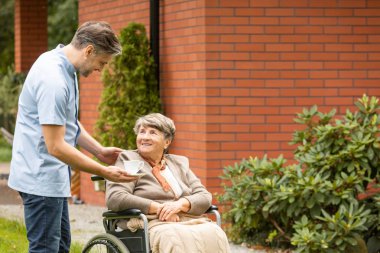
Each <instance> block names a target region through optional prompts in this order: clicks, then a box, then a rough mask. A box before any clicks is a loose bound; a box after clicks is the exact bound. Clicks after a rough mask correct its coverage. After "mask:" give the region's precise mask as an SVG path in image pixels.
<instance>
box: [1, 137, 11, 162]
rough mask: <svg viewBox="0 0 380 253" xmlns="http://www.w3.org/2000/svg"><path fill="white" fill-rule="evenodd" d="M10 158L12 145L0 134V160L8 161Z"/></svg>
mask: <svg viewBox="0 0 380 253" xmlns="http://www.w3.org/2000/svg"><path fill="white" fill-rule="evenodd" d="M11 158H12V146H11V145H10V144H8V143H7V142H6V141H5V140H4V138H3V137H2V136H1V135H0V162H10V161H11Z"/></svg>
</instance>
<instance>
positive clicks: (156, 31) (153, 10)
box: [150, 0, 160, 91]
mask: <svg viewBox="0 0 380 253" xmlns="http://www.w3.org/2000/svg"><path fill="white" fill-rule="evenodd" d="M150 48H151V50H152V55H153V59H154V62H155V64H156V71H155V74H156V80H157V91H159V90H160V0H150Z"/></svg>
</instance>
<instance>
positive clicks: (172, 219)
mask: <svg viewBox="0 0 380 253" xmlns="http://www.w3.org/2000/svg"><path fill="white" fill-rule="evenodd" d="M163 221H168V222H179V216H178V214H176V213H175V214H172V215H170V216H169V217H168V218H166V220H163Z"/></svg>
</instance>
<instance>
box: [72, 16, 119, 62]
mask: <svg viewBox="0 0 380 253" xmlns="http://www.w3.org/2000/svg"><path fill="white" fill-rule="evenodd" d="M70 44H71V45H73V46H74V47H75V48H77V49H83V48H85V47H87V46H88V45H93V46H94V49H95V52H97V53H99V54H110V55H119V54H121V45H120V42H119V40H118V39H117V37H116V35H115V33H114V31H113V30H112V28H111V26H110V25H109V24H108V23H107V22H104V21H88V22H85V23H83V24H82V25H81V26H80V27H79V28H78V30H77V31H76V33H75V35H74V37H73V39H72V40H71V43H70Z"/></svg>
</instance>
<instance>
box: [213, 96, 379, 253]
mask: <svg viewBox="0 0 380 253" xmlns="http://www.w3.org/2000/svg"><path fill="white" fill-rule="evenodd" d="M355 104H356V106H357V111H356V112H351V111H349V110H347V112H346V114H345V115H344V117H343V118H338V117H335V110H332V111H331V112H329V113H326V114H325V113H322V112H319V111H318V108H317V106H314V107H312V108H310V109H309V110H308V109H304V110H303V112H302V113H299V114H298V117H297V118H296V119H295V121H296V122H297V123H299V124H302V125H304V129H303V130H302V131H295V133H294V135H293V141H292V144H297V147H296V150H295V156H294V158H295V160H296V161H297V163H296V164H290V165H286V160H285V159H284V158H283V157H282V156H280V157H278V158H276V159H268V158H267V157H266V156H265V157H264V158H262V159H259V158H257V157H256V158H250V159H248V160H245V159H244V160H243V161H241V162H240V163H237V164H235V165H234V166H227V167H226V168H225V169H224V175H223V179H224V180H225V182H226V184H225V186H224V189H225V193H224V194H223V195H221V196H220V201H221V202H223V203H227V204H230V210H229V211H228V212H227V213H226V218H227V219H228V220H229V221H230V223H231V227H230V236H231V238H232V239H233V240H235V241H238V242H242V241H245V242H248V243H260V244H264V245H272V246H277V247H281V246H282V247H287V248H290V247H294V248H295V250H296V252H303V253H304V252H306V253H307V252H315V253H317V252H318V253H323V252H326V253H336V252H357V253H359V252H366V251H364V249H359V248H358V247H365V243H364V241H368V242H370V240H372V241H373V242H374V243H373V244H372V245H376V244H377V245H380V240H379V235H380V233H379V231H380V196H377V197H376V196H368V197H363V196H365V195H363V193H365V192H366V190H367V185H368V183H370V182H371V183H373V182H379V181H380V178H379V175H380V174H379V170H378V168H379V166H380V137H379V132H380V131H379V124H380V119H379V117H378V116H379V115H378V111H379V108H380V107H379V104H378V99H376V98H374V97H372V98H371V99H369V98H368V97H367V96H365V95H364V96H363V97H362V99H359V100H358V101H357V102H356V103H355ZM363 245H364V246H363ZM368 245H369V248H370V246H371V245H370V243H369V244H368ZM372 249H373V248H372ZM373 250H376V249H373ZM369 252H371V251H369ZM372 252H377V251H372Z"/></svg>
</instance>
